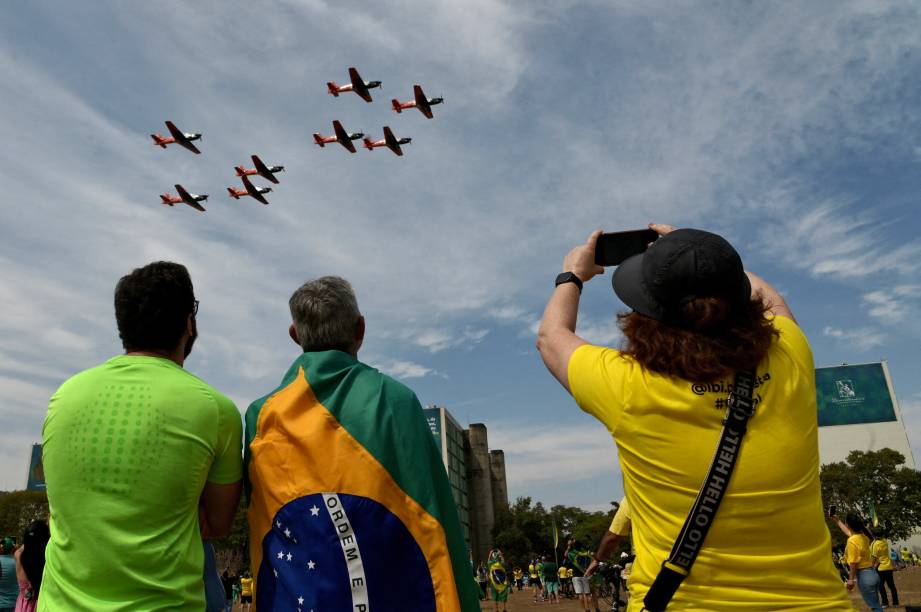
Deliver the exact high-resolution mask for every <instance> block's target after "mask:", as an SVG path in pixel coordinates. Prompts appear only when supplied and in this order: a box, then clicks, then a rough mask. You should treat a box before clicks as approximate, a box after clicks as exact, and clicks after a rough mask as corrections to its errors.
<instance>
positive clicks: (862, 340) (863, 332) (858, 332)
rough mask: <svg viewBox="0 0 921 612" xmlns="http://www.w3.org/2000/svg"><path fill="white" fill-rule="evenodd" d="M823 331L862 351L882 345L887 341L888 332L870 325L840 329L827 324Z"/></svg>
mask: <svg viewBox="0 0 921 612" xmlns="http://www.w3.org/2000/svg"><path fill="white" fill-rule="evenodd" d="M822 333H823V334H825V335H826V336H828V337H829V338H834V339H835V340H837V341H838V342H840V343H841V344H842V345H846V346H852V347H854V348H856V349H857V350H860V351H866V350H869V349H871V348H873V347H875V346H881V345H882V344H883V343H884V342H885V341H886V334H883V333H881V332H879V331H878V330H875V329H872V328H869V327H855V328H851V329H839V328H837V327H831V326H826V327H825V328H824V329H823V330H822Z"/></svg>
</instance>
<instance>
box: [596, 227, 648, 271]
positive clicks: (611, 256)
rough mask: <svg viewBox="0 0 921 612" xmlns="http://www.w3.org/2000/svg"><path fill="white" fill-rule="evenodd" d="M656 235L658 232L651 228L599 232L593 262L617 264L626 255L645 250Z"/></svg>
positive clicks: (607, 264) (630, 255)
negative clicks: (608, 232)
mask: <svg viewBox="0 0 921 612" xmlns="http://www.w3.org/2000/svg"><path fill="white" fill-rule="evenodd" d="M658 237H659V234H658V233H656V231H655V230H651V229H642V230H631V231H629V232H613V233H610V234H601V235H600V236H598V244H597V245H596V246H595V263H596V264H598V265H599V266H619V265H620V264H621V263H622V262H623V261H624V260H625V259H627V258H628V257H633V256H634V255H639V254H640V253H643V252H645V251H646V247H647V246H649V243H650V242H653V241H654V240H655V239H656V238H658Z"/></svg>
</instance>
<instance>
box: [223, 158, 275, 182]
mask: <svg viewBox="0 0 921 612" xmlns="http://www.w3.org/2000/svg"><path fill="white" fill-rule="evenodd" d="M251 157H252V158H253V165H254V166H256V167H255V168H249V169H246V168H244V167H243V166H237V167H236V168H235V170H236V171H237V176H252V175H254V174H258V175H259V176H261V177H262V178H264V179H265V180H267V181H271V182H273V183H275V184H276V185H277V184H278V179H277V178H275V173H276V172H284V171H285V167H284V166H266V165H265V164H264V163H262V160H261V159H259V156H258V155H252V156H251Z"/></svg>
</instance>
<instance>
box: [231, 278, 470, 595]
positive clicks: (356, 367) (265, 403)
mask: <svg viewBox="0 0 921 612" xmlns="http://www.w3.org/2000/svg"><path fill="white" fill-rule="evenodd" d="M289 306H290V309H291V317H292V320H293V322H292V323H291V326H290V327H289V329H288V333H289V334H290V336H291V339H292V340H294V342H295V343H296V344H297V345H298V346H300V348H301V350H302V351H303V353H302V354H301V355H300V356H299V357H298V358H297V359H295V361H294V363H293V364H292V365H291V367H290V368H289V369H288V372H287V373H286V374H285V376H284V378H283V379H282V382H281V385H280V386H279V387H278V388H277V389H276V390H275V391H273V392H272V393H270V394H269V395H266V396H265V397H263V398H261V399H259V400H256V401H255V402H253V403H252V405H250V407H249V409H248V410H247V412H246V449H245V454H246V457H245V462H246V470H245V473H246V483H247V492H248V494H249V526H250V558H251V560H252V570H253V576H254V577H255V579H256V583H255V599H256V609H257V610H260V611H265V610H277V609H300V610H311V609H315V610H329V609H346V608H348V609H351V610H354V611H356V612H359V611H362V610H370V609H371V608H372V606H373V609H374V610H377V611H387V610H393V611H397V610H413V611H419V612H425V611H431V612H436V611H438V612H441V611H446V612H447V611H452V612H453V611H464V612H467V611H471V612H472V611H474V610H476V611H478V610H479V609H480V608H479V600H478V597H477V592H476V585H475V583H474V582H473V581H472V580H471V579H470V575H469V565H468V562H467V549H466V544H465V542H464V536H463V532H462V531H461V525H460V520H459V519H458V514H457V506H456V505H455V502H454V497H453V495H452V492H451V486H450V483H449V481H448V477H447V473H446V472H445V468H444V464H443V463H442V460H441V453H440V452H439V450H438V448H437V447H436V445H435V444H433V440H432V433H431V431H430V429H429V426H428V423H427V422H426V420H425V417H424V416H423V414H422V406H421V404H420V403H419V400H418V399H417V398H416V396H415V394H414V393H413V392H412V391H411V390H410V389H408V388H407V387H405V386H404V385H402V384H401V383H399V382H397V381H395V380H393V379H392V378H390V377H388V376H385V375H384V374H382V373H380V372H378V371H377V370H375V369H374V368H372V367H370V366H368V365H366V364H363V363H361V362H360V361H359V360H358V351H359V349H360V348H361V345H362V341H363V340H364V335H365V320H364V317H362V316H361V312H360V311H359V309H358V302H357V300H356V299H355V294H354V292H353V291H352V287H351V285H349V283H348V282H347V281H345V280H344V279H342V278H339V277H335V276H324V277H322V278H318V279H316V280H312V281H309V282H307V283H305V284H304V285H302V286H301V287H300V288H298V289H297V291H295V292H294V295H292V296H291V300H290V301H289Z"/></svg>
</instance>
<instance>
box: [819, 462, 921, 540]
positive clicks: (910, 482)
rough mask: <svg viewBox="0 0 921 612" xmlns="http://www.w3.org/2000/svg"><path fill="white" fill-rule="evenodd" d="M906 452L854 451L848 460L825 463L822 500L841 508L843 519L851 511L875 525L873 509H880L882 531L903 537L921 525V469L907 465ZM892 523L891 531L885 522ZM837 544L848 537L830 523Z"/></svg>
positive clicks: (889, 534)
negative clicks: (917, 469) (885, 526)
mask: <svg viewBox="0 0 921 612" xmlns="http://www.w3.org/2000/svg"><path fill="white" fill-rule="evenodd" d="M904 463H905V456H904V455H902V453H900V452H898V451H895V450H892V449H891V448H884V449H881V450H878V451H871V452H863V451H852V452H851V453H850V454H849V455H848V456H847V459H846V460H845V461H839V462H837V463H829V464H827V465H823V466H822V471H821V474H820V477H821V480H822V500H823V502H824V504H825V507H826V508H827V507H828V506H830V505H835V506H837V507H838V515H839V516H840V517H841V518H842V519H843V518H844V516H845V515H846V514H847V513H849V512H854V513H857V514H859V515H860V516H862V517H863V518H864V519H865V520H866V521H867V523H868V525H870V526H871V528H872V524H871V523H870V509H871V507H872V508H874V509H875V510H876V515H877V517H878V518H879V524H880V526H879V528H877V529H875V532H877V533H881V534H882V535H884V536H885V537H888V538H890V539H892V540H902V539H906V538H908V537H909V536H910V535H911V534H913V533H914V532H915V531H917V530H918V528H919V527H921V472H918V471H916V470H912V469H909V468H907V467H905V466H904ZM887 524H888V525H891V526H890V528H889V530H888V533H882V532H883V531H885V529H884V528H883V526H884V525H887ZM829 525H830V529H831V533H832V538H833V541H834V546H835V547H839V546H844V541H845V538H844V536H843V534H841V532H840V530H839V529H838V528H837V526H835V525H834V524H833V523H831V522H829Z"/></svg>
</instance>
